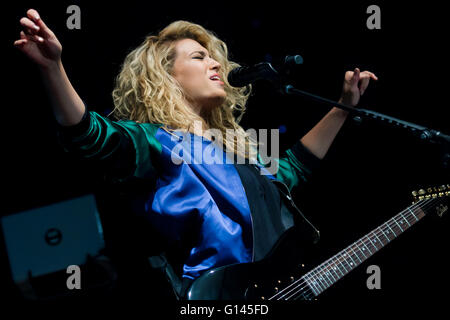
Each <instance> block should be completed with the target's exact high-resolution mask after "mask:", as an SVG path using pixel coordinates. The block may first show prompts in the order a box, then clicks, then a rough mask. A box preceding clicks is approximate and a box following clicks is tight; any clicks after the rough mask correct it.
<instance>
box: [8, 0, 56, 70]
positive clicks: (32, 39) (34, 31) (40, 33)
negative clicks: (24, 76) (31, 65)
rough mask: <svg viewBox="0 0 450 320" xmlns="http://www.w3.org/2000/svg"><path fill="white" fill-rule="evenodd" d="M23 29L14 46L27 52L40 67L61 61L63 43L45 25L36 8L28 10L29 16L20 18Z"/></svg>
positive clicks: (45, 67) (53, 64) (46, 66)
mask: <svg viewBox="0 0 450 320" xmlns="http://www.w3.org/2000/svg"><path fill="white" fill-rule="evenodd" d="M20 24H21V25H22V27H23V29H24V30H22V31H21V32H20V39H19V40H16V41H15V42H14V46H15V47H16V48H18V49H19V50H21V51H22V52H23V53H25V54H26V55H27V56H28V58H30V59H31V60H32V61H33V62H35V63H36V64H37V65H38V66H39V67H41V68H43V69H47V68H49V67H52V66H55V65H58V64H59V63H60V62H61V52H62V46H61V43H60V42H59V41H58V39H57V38H56V36H55V34H54V33H53V32H52V31H51V30H50V29H49V28H48V27H47V26H46V25H45V23H44V21H42V19H41V18H40V17H39V13H38V12H37V11H36V10H34V9H29V10H28V11H27V17H23V18H22V19H20Z"/></svg>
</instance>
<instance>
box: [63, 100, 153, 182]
mask: <svg viewBox="0 0 450 320" xmlns="http://www.w3.org/2000/svg"><path fill="white" fill-rule="evenodd" d="M156 130H157V128H156V126H154V125H151V124H140V123H136V122H134V121H129V120H125V121H124V120H121V121H117V122H116V121H112V120H110V119H107V118H106V117H103V116H101V115H99V114H98V113H96V112H93V111H88V110H87V108H86V112H85V114H84V115H83V118H82V120H81V121H80V122H79V123H78V124H76V125H74V126H61V125H59V124H57V136H58V142H59V144H60V145H61V146H62V148H63V150H64V151H65V152H69V153H71V154H72V155H73V156H75V157H76V158H78V159H81V160H83V161H90V162H92V163H93V164H98V165H99V166H100V167H101V168H102V170H103V171H104V172H103V173H104V175H105V177H106V178H107V179H110V180H112V181H118V182H120V181H123V180H126V179H128V178H130V177H137V178H152V177H154V175H155V174H156V169H155V163H156V161H157V158H158V155H159V154H160V150H161V145H160V144H159V142H158V141H157V140H156V138H155V132H156Z"/></svg>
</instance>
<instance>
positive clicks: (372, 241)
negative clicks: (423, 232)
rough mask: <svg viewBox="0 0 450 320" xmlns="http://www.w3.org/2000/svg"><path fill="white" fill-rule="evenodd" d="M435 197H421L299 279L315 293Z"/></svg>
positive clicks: (416, 216) (390, 237)
mask: <svg viewBox="0 0 450 320" xmlns="http://www.w3.org/2000/svg"><path fill="white" fill-rule="evenodd" d="M435 200H436V199H426V200H421V201H419V202H417V203H415V204H414V205H411V206H410V207H408V208H406V209H405V210H403V211H402V212H400V213H399V214H397V215H396V216H394V217H393V218H391V219H389V220H388V221H386V222H385V223H383V224H382V225H381V226H379V227H378V228H376V229H374V230H372V231H371V232H369V233H368V234H367V235H365V236H364V237H362V238H360V239H359V240H358V241H356V242H354V243H353V244H351V245H350V246H348V247H347V248H345V249H344V250H342V251H340V252H339V253H337V254H336V255H334V256H333V257H331V258H330V259H328V260H327V261H325V262H324V263H322V264H320V265H319V266H317V267H316V268H314V269H313V270H311V271H310V272H308V273H306V274H305V275H304V276H303V277H302V279H303V280H304V281H305V282H306V283H307V284H308V286H309V288H311V291H312V293H313V294H314V295H315V296H317V295H319V294H321V293H322V292H323V291H325V290H326V289H327V288H329V287H330V286H332V285H333V284H334V283H336V281H338V280H339V279H341V278H342V277H343V276H345V275H346V274H347V273H349V272H350V271H352V270H353V269H354V268H356V267H357V266H359V265H360V264H361V263H362V262H364V261H365V260H366V259H368V258H369V257H370V256H372V255H373V254H374V253H375V252H377V251H379V250H380V249H381V248H383V247H384V246H385V245H387V244H388V243H389V242H391V241H392V240H394V239H395V238H397V237H398V236H399V235H400V234H402V233H403V232H404V231H406V230H407V229H408V228H410V227H411V226H412V225H414V224H415V223H416V222H418V221H419V220H420V219H422V218H423V217H424V216H425V207H431V203H430V202H434V201H435Z"/></svg>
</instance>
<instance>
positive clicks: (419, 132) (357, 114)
mask: <svg viewBox="0 0 450 320" xmlns="http://www.w3.org/2000/svg"><path fill="white" fill-rule="evenodd" d="M302 62H303V60H302V61H301V63H302ZM301 63H298V64H301ZM257 67H258V69H259V71H261V72H260V74H261V78H260V79H264V80H267V81H269V82H271V83H272V84H274V85H275V86H276V87H277V88H278V91H279V92H280V93H281V94H283V95H295V96H301V97H306V98H308V99H311V100H314V101H316V102H319V103H321V104H324V105H327V106H329V107H338V108H340V109H343V110H346V111H348V112H349V113H350V114H352V115H353V116H354V117H353V119H354V120H355V121H357V122H361V121H362V119H371V120H377V121H378V122H380V123H385V124H387V125H388V126H391V127H396V128H403V129H406V130H407V131H408V132H410V133H411V134H413V135H414V136H416V137H418V138H419V139H420V140H421V141H425V142H428V143H434V144H440V145H441V146H442V148H443V153H444V155H443V158H442V164H443V167H444V168H449V167H450V136H449V135H446V134H443V133H442V132H440V131H437V130H434V129H431V128H427V127H424V126H420V125H417V124H414V123H412V122H408V121H404V120H400V119H397V118H394V117H391V116H388V115H385V114H382V113H379V112H375V111H372V110H368V109H363V108H354V107H350V106H347V105H344V104H342V103H339V102H337V101H333V100H330V99H327V98H323V97H320V96H318V95H315V94H312V93H309V92H306V91H303V90H299V89H296V88H294V87H293V86H292V85H290V84H284V81H285V78H286V77H285V76H286V75H287V74H289V71H290V70H289V69H288V68H286V67H285V68H284V69H282V70H280V71H281V72H278V71H277V70H276V69H275V68H273V67H272V65H271V64H270V63H268V62H263V63H260V64H258V65H257ZM288 67H289V66H288Z"/></svg>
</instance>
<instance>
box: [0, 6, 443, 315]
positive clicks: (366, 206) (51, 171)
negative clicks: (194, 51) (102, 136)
mask: <svg viewBox="0 0 450 320" xmlns="http://www.w3.org/2000/svg"><path fill="white" fill-rule="evenodd" d="M244 3H245V4H244ZM72 4H77V5H78V6H79V7H80V9H81V29H79V30H77V29H74V30H69V29H68V28H67V27H66V20H67V18H68V17H69V15H70V14H68V13H66V9H67V7H68V6H69V5H72ZM372 4H376V5H378V6H379V8H380V9H381V29H378V30H377V29H374V30H370V29H368V27H367V26H366V20H367V19H368V17H369V14H368V13H366V9H367V7H368V6H369V5H372ZM29 8H34V9H37V10H38V11H39V13H40V15H41V17H42V19H43V20H44V21H45V22H46V24H47V25H48V26H49V27H50V28H51V29H52V30H53V31H54V32H55V34H56V35H57V37H58V38H59V40H60V41H61V43H62V45H63V53H62V61H63V63H64V67H65V69H66V72H67V74H68V75H69V78H70V80H71V82H72V84H73V86H74V87H75V89H76V90H77V92H78V93H79V95H80V96H81V98H82V99H83V100H84V101H85V103H86V104H87V105H88V108H89V109H90V110H93V111H96V112H98V113H99V114H102V115H107V114H108V113H109V112H110V111H111V109H112V107H113V102H112V97H111V91H112V89H113V85H114V78H115V77H116V75H117V74H118V72H119V69H120V65H121V63H122V62H123V59H124V58H125V56H126V54H127V53H128V52H129V51H130V50H131V49H133V48H135V47H136V46H137V45H139V44H140V43H141V41H142V40H143V39H144V37H145V36H146V35H148V34H149V33H156V32H157V31H159V30H160V29H162V28H163V27H165V26H166V25H167V24H169V23H170V22H172V21H175V20H180V19H182V20H188V21H192V22H195V23H198V24H200V25H202V26H204V27H205V28H207V29H209V30H212V31H214V32H215V33H216V35H217V36H218V37H219V38H221V39H222V40H223V41H225V43H226V44H227V45H228V49H229V52H230V55H231V60H233V61H236V62H238V63H239V64H241V65H252V64H256V63H258V62H262V61H267V62H272V63H273V64H274V65H275V64H276V63H277V62H279V61H281V59H282V58H283V57H284V56H286V55H295V54H299V55H301V56H302V57H303V59H304V64H303V65H301V66H300V67H298V68H296V69H295V71H294V72H293V75H292V80H291V83H292V84H293V85H294V86H295V87H296V88H298V89H301V90H305V91H308V92H311V93H314V94H317V95H320V96H323V97H326V98H328V99H332V100H337V99H338V98H339V95H340V92H341V89H342V83H343V79H344V73H345V71H347V70H353V69H354V68H355V67H359V68H360V69H361V71H363V70H369V71H372V72H374V73H375V74H376V75H377V77H378V79H379V80H378V81H371V82H370V85H369V88H368V89H367V91H366V93H365V94H364V96H363V97H362V98H361V101H360V103H359V107H362V108H366V109H371V110H374V111H377V112H380V113H384V114H387V115H390V116H393V117H396V118H399V119H402V120H405V121H409V122H412V123H415V124H419V125H423V126H425V127H429V128H432V129H435V130H439V131H442V132H443V133H446V134H450V126H449V118H448V110H446V109H448V103H447V99H448V98H447V93H448V88H447V83H448V81H447V80H446V79H447V77H446V76H445V74H446V71H444V70H445V69H446V66H447V64H448V63H447V59H444V55H445V54H446V53H447V52H448V49H444V45H443V43H444V42H445V40H444V39H445V37H446V36H447V34H448V32H447V30H448V26H447V25H446V24H445V21H444V18H445V16H444V10H443V7H441V6H439V5H431V4H425V3H421V4H415V3H413V2H405V3H401V4H400V3H397V2H396V4H395V5H394V3H393V1H391V2H384V1H375V2H373V1H371V2H370V1H359V2H354V3H353V2H330V3H329V4H328V3H323V2H312V1H292V2H290V1H278V2H271V1H269V2H255V3H253V4H252V3H247V2H243V1H241V2H227V1H218V2H190V1H183V2H178V1H176V2H169V1H146V2H138V1H125V2H104V3H100V2H97V1H96V2H95V4H93V2H88V1H58V2H48V3H44V2H43V1H15V2H12V3H10V4H8V8H7V10H4V11H3V19H2V20H3V22H4V23H5V26H6V29H4V31H5V32H4V33H3V41H2V46H3V47H2V51H3V53H4V54H3V63H4V67H3V70H4V72H3V81H4V91H3V92H4V96H6V99H4V100H3V103H2V105H3V123H2V126H1V129H2V132H3V133H2V137H3V146H4V147H3V152H2V162H3V164H2V167H3V178H2V181H3V192H2V202H1V204H2V205H1V209H0V212H1V215H2V216H5V215H10V214H14V213H16V212H20V211H24V210H28V209H31V208H35V207H40V206H44V205H48V204H51V203H55V202H59V201H63V200H67V199H71V198H74V197H78V196H81V195H85V194H90V193H93V194H95V195H96V198H97V203H98V207H99V212H100V217H101V221H102V224H103V228H104V236H105V243H106V246H107V252H108V254H109V257H110V258H111V260H112V261H113V263H114V266H115V267H116V268H117V272H118V282H117V284H116V286H115V288H114V289H113V290H112V292H109V293H108V294H107V297H112V298H125V297H126V298H128V299H136V300H140V299H144V300H146V301H147V302H146V303H147V304H148V305H152V303H153V306H154V307H155V308H157V306H158V305H160V301H162V300H171V301H173V295H172V292H171V291H170V288H169V287H168V285H167V283H166V282H165V280H164V279H163V278H161V275H160V274H158V273H157V272H155V271H154V270H151V269H150V268H149V267H148V262H147V260H146V259H147V257H148V256H149V255H152V254H153V253H155V252H157V250H158V248H157V247H158V246H157V241H156V240H155V239H156V236H154V230H153V229H152V228H151V226H148V225H146V224H144V223H143V222H142V221H141V220H140V219H138V218H137V217H134V216H132V215H130V214H129V213H128V212H127V210H126V204H124V203H126V200H127V196H126V194H127V192H130V190H131V189H128V190H126V188H132V187H133V188H139V186H115V185H110V184H106V183H104V182H102V179H101V174H98V168H97V169H96V168H93V167H92V166H89V165H88V164H87V163H83V162H79V161H77V160H76V159H73V158H71V157H70V156H69V155H67V154H65V153H64V152H63V151H62V149H61V148H60V147H59V145H58V143H57V138H56V128H55V119H54V117H53V114H52V111H51V108H50V106H49V100H48V97H47V95H46V93H45V88H44V86H43V84H42V82H41V80H40V75H39V72H38V69H37V68H36V67H35V66H34V65H33V64H32V63H31V62H30V61H29V60H28V59H27V58H26V57H25V56H24V55H23V54H22V53H21V52H20V51H19V50H17V49H15V48H14V46H13V42H14V40H16V39H18V38H19V32H20V30H21V28H20V24H19V19H20V18H21V17H22V16H24V15H25V13H26V10H27V9H29ZM253 88H254V93H253V95H252V96H251V97H250V99H249V101H248V105H247V107H248V108H247V112H246V114H245V115H244V118H243V120H242V123H241V124H242V126H243V127H244V128H245V129H247V128H256V129H258V128H266V129H277V128H283V129H285V130H283V131H284V132H282V133H281V134H280V143H281V148H282V149H285V148H288V147H289V146H291V145H292V144H293V143H294V142H295V141H297V140H298V139H300V138H301V137H302V136H303V135H304V134H305V133H306V132H307V131H308V130H309V129H310V128H311V127H312V126H314V124H315V123H317V122H318V121H319V120H320V119H321V118H322V117H323V116H324V115H325V114H326V113H327V111H328V110H329V108H328V107H326V106H322V105H320V104H319V103H317V102H313V101H310V100H307V99H304V98H297V97H288V96H283V95H281V94H279V93H277V92H276V90H274V89H273V88H272V87H271V86H270V85H269V84H267V83H265V82H256V83H255V84H254V86H253ZM5 100H6V101H5ZM442 151H443V150H442V148H441V147H440V145H437V144H429V143H426V142H423V141H421V140H420V139H418V138H417V137H415V136H413V135H411V134H410V133H409V132H407V131H406V130H403V129H402V128H392V127H389V126H388V125H384V124H383V125H381V124H379V123H378V122H376V121H373V120H363V121H362V122H361V123H358V122H356V121H354V120H353V119H352V118H351V117H349V118H348V119H347V120H346V122H345V124H344V126H343V128H342V129H341V131H340V132H339V134H338V136H337V138H336V140H335V141H334V142H333V145H332V147H331V149H330V151H329V152H328V154H327V155H326V157H325V159H324V160H323V161H322V166H321V168H320V169H319V170H318V171H317V172H315V174H314V177H313V179H312V181H311V182H310V184H309V185H308V187H307V188H304V189H302V190H296V192H295V194H294V196H295V197H294V198H295V202H296V203H297V205H298V206H299V207H300V208H301V209H302V211H303V212H304V213H305V214H306V215H307V216H308V217H309V218H310V219H311V221H312V222H313V223H314V224H315V225H316V226H317V227H318V229H319V230H320V232H321V240H320V242H319V243H318V244H317V246H316V248H315V250H314V251H313V252H312V257H313V258H312V261H313V265H312V266H314V263H315V264H319V263H321V262H322V261H324V260H326V259H328V258H329V257H331V256H332V255H334V254H335V253H337V252H338V251H340V250H342V249H344V248H345V247H347V246H348V245H350V244H351V243H352V242H354V241H356V240H357V239H359V238H360V237H362V236H363V235H365V234H366V233H368V232H369V231H371V230H373V229H374V228H375V227H377V226H379V225H380V224H381V223H384V222H385V221H386V220H388V219H390V218H391V217H392V216H394V215H396V214H397V213H398V212H400V211H402V210H403V209H405V208H406V207H408V206H409V205H410V204H411V201H412V196H411V191H413V190H417V189H420V188H426V187H429V186H435V185H442V184H448V183H450V175H449V168H448V167H445V166H444V164H443V161H442V156H443V152H442ZM124 189H125V190H124ZM449 227H450V225H449V217H448V212H447V214H446V215H445V214H444V216H443V217H442V218H439V217H438V216H437V215H435V214H430V215H429V216H427V217H425V218H424V219H423V220H422V221H420V222H419V223H417V224H416V225H414V226H413V227H412V228H411V229H410V230H407V231H406V232H405V233H404V234H402V235H401V236H400V237H399V238H398V239H396V240H395V241H393V242H392V243H390V244H389V245H388V246H387V247H386V248H384V249H382V250H381V251H380V252H379V253H377V254H375V255H374V256H373V257H371V258H370V259H369V260H368V261H366V262H364V263H363V264H362V265H361V266H360V267H359V268H357V269H356V270H354V271H353V272H351V273H350V274H349V275H347V276H345V277H344V278H343V279H342V280H340V281H338V282H337V283H336V284H335V285H334V286H333V287H331V288H329V289H328V290H327V291H325V292H324V293H323V294H322V295H320V296H319V297H318V301H317V302H316V303H317V304H319V305H325V306H326V305H328V304H329V305H332V304H333V305H334V303H335V302H337V301H338V302H339V304H340V305H341V306H345V305H346V304H347V303H348V304H351V305H353V304H355V303H364V304H368V305H372V306H381V305H384V304H387V303H390V304H392V303H394V304H396V303H397V302H398V303H401V304H402V305H403V304H407V303H413V306H414V305H415V304H416V303H417V305H416V306H418V305H420V304H422V303H436V304H437V305H440V303H441V302H443V301H445V300H447V299H446V298H447V297H448V293H447V292H446V289H447V288H448V287H449V285H450V281H449V280H448V277H447V274H446V266H447V263H446V262H445V261H447V255H448V252H449V246H448V243H449V241H448V236H449V233H448V230H449ZM299 245H301V244H299ZM0 258H1V260H0V281H1V283H2V284H1V285H0V288H1V290H2V294H3V298H2V300H0V305H3V304H8V303H10V302H18V303H24V301H23V300H22V298H21V296H20V293H19V292H18V291H17V289H16V288H15V287H14V285H13V282H12V279H11V276H10V270H9V265H8V260H7V255H6V251H5V248H4V245H3V244H2V247H1V249H0ZM370 265H377V266H379V268H380V272H381V289H378V290H377V289H374V290H369V289H368V288H367V286H366V281H367V279H368V277H369V276H370V274H368V273H367V268H368V267H369V266H370ZM93 297H94V298H95V297H98V298H102V297H105V296H103V295H102V294H100V293H95V294H93ZM346 309H349V307H346Z"/></svg>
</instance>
